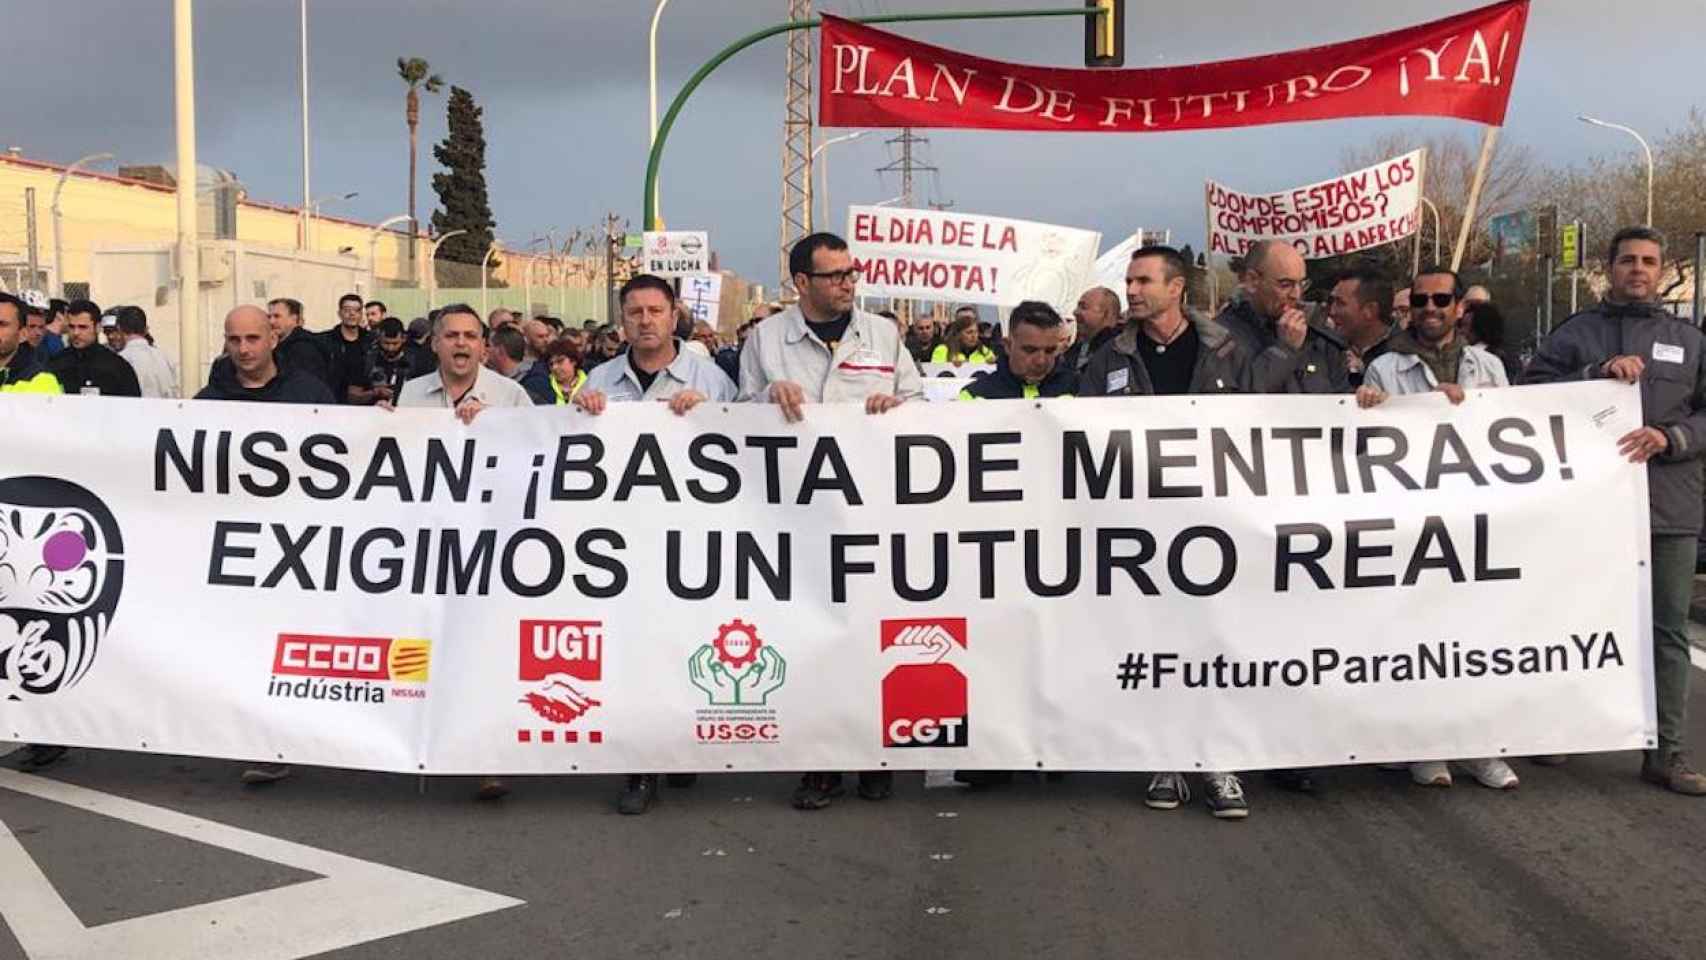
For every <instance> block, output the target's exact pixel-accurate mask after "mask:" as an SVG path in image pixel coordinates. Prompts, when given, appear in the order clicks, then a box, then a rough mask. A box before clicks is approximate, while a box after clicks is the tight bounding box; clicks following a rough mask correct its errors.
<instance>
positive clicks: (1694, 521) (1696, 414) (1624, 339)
mask: <svg viewBox="0 0 1706 960" xmlns="http://www.w3.org/2000/svg"><path fill="white" fill-rule="evenodd" d="M1677 351H1681V359H1680V360H1677V359H1675V358H1676V356H1677ZM1661 354H1662V355H1663V356H1664V357H1666V358H1669V359H1661V357H1660V355H1661ZM1621 356H1633V357H1640V358H1641V359H1642V360H1643V361H1644V362H1645V363H1646V369H1645V370H1644V371H1643V372H1642V374H1641V414H1642V417H1643V419H1644V421H1645V423H1646V425H1647V426H1649V427H1658V428H1659V429H1660V430H1663V431H1664V433H1665V437H1666V438H1667V439H1668V440H1669V441H1670V446H1669V447H1668V448H1667V449H1666V450H1665V452H1664V453H1663V454H1662V455H1660V456H1658V457H1654V458H1653V459H1652V460H1650V461H1648V463H1647V498H1648V510H1649V511H1650V513H1651V515H1652V532H1653V533H1655V534H1682V535H1687V536H1691V537H1692V536H1697V535H1698V534H1699V532H1700V525H1701V519H1702V508H1701V501H1700V497H1701V489H1702V484H1701V474H1700V455H1701V454H1702V453H1706V364H1703V362H1702V358H1703V356H1706V336H1702V334H1701V332H1700V330H1699V329H1698V328H1696V327H1694V326H1691V325H1689V324H1687V323H1684V322H1683V321H1681V320H1678V319H1677V318H1675V317H1673V316H1671V315H1669V314H1667V313H1665V312H1664V311H1663V310H1660V309H1659V308H1658V307H1656V306H1654V305H1652V304H1612V303H1602V304H1600V305H1599V306H1598V307H1595V308H1594V309H1592V310H1584V311H1582V312H1581V313H1578V314H1576V315H1575V316H1572V317H1571V318H1570V319H1568V320H1566V321H1564V322H1563V323H1561V324H1559V325H1558V328H1557V329H1556V330H1554V331H1552V333H1551V334H1549V335H1548V336H1547V337H1546V338H1545V339H1544V340H1541V341H1540V347H1539V349H1538V350H1536V351H1535V353H1534V358H1533V359H1532V360H1530V361H1528V367H1527V368H1526V369H1525V370H1523V372H1522V382H1523V383H1561V382H1566V381H1571V380H1598V379H1603V378H1604V376H1605V375H1604V374H1602V373H1600V370H1599V368H1600V367H1601V366H1602V365H1604V363H1605V362H1606V361H1607V360H1610V359H1611V358H1612V357H1621ZM1614 439H1616V438H1615V437H1611V438H1607V439H1606V441H1605V442H1606V443H1610V442H1611V441H1612V440H1614Z"/></svg>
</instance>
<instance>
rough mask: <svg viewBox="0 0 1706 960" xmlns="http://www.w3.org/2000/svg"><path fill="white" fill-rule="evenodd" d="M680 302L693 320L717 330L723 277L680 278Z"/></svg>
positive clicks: (720, 275)
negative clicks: (691, 315) (684, 305)
mask: <svg viewBox="0 0 1706 960" xmlns="http://www.w3.org/2000/svg"><path fill="white" fill-rule="evenodd" d="M681 302H682V303H684V304H686V305H687V310H688V312H689V313H691V314H693V319H694V320H698V321H701V322H703V323H708V324H710V325H711V329H713V330H715V329H716V328H717V317H718V314H719V313H721V308H722V302H723V275H722V274H720V273H695V274H692V275H691V276H686V277H682V278H681Z"/></svg>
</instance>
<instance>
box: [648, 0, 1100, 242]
mask: <svg viewBox="0 0 1706 960" xmlns="http://www.w3.org/2000/svg"><path fill="white" fill-rule="evenodd" d="M1104 15H1105V14H1104V11H1103V8H1101V7H1071V8H1060V7H1053V8H1044V9H1033V10H960V11H944V12H941V13H891V14H886V15H884V16H878V17H848V18H847V19H849V20H851V21H852V22H854V23H921V22H926V21H934V20H1016V19H1019V18H1021V17H1098V16H1104ZM822 25H823V21H822V20H819V19H812V20H790V21H788V22H786V23H778V24H776V25H775V26H772V27H765V28H764V29H763V30H760V31H758V32H757V33H753V34H749V35H747V36H745V37H742V38H741V39H739V40H736V41H735V42H734V43H731V44H729V45H728V46H727V47H725V48H723V51H722V52H721V53H719V54H717V55H716V56H714V57H712V58H711V59H709V60H707V61H705V65H704V66H702V67H700V68H699V70H698V72H697V73H695V74H693V76H692V78H691V79H689V80H688V81H687V85H686V86H684V87H682V88H681V92H680V93H678V94H676V95H675V100H674V102H672V103H671V104H670V105H669V112H668V113H665V114H664V115H663V122H661V123H659V124H658V135H657V139H655V140H653V141H652V150H651V156H650V157H649V158H648V159H647V160H646V205H645V210H646V218H645V224H646V229H647V230H656V229H657V208H656V206H654V204H653V200H654V198H655V197H656V196H657V194H656V192H655V187H656V185H657V179H658V167H659V166H660V165H661V163H662V161H663V145H664V142H665V141H666V140H668V139H669V131H670V128H671V127H673V126H675V118H676V116H678V115H679V114H680V113H681V108H682V107H683V106H685V105H686V104H687V98H688V97H691V96H693V91H695V90H697V89H699V85H700V84H701V83H704V82H705V78H706V77H708V76H710V75H711V72H712V71H714V70H716V69H717V68H718V67H720V66H722V65H723V64H724V63H725V62H727V61H728V59H729V58H730V57H732V56H734V55H735V54H737V53H739V52H741V51H742V50H745V49H746V48H747V47H750V46H752V45H753V44H755V43H757V42H758V41H760V40H764V39H766V38H768V37H774V36H776V35H777V34H779V33H788V32H790V31H793V30H811V29H815V28H817V27H820V26H822Z"/></svg>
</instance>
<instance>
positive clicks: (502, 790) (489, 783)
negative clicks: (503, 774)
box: [474, 777, 509, 801]
mask: <svg viewBox="0 0 1706 960" xmlns="http://www.w3.org/2000/svg"><path fill="white" fill-rule="evenodd" d="M507 796H509V784H507V783H504V782H503V781H502V780H499V779H498V778H497V777H487V778H486V779H484V780H481V781H480V788H479V789H478V790H475V791H474V799H475V800H486V801H491V800H502V799H503V798H504V797H507Z"/></svg>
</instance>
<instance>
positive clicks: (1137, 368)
mask: <svg viewBox="0 0 1706 960" xmlns="http://www.w3.org/2000/svg"><path fill="white" fill-rule="evenodd" d="M1189 316H1190V319H1191V322H1192V323H1194V324H1196V327H1197V341H1198V342H1197V364H1196V368H1195V369H1194V370H1192V371H1191V389H1190V392H1191V393H1249V392H1250V354H1249V352H1248V351H1247V350H1245V348H1244V344H1243V343H1241V342H1240V341H1239V340H1238V338H1237V337H1234V336H1233V335H1232V334H1231V332H1230V331H1228V330H1227V329H1226V328H1225V327H1224V326H1222V325H1221V324H1220V322H1219V321H1218V320H1210V319H1209V318H1208V317H1205V316H1203V315H1202V314H1200V313H1197V312H1195V311H1191V312H1190V314H1189ZM1141 336H1143V331H1142V330H1141V329H1140V328H1139V325H1138V324H1136V323H1127V324H1126V325H1125V328H1124V329H1123V330H1121V331H1120V332H1119V335H1118V336H1116V337H1114V338H1113V339H1112V340H1109V341H1108V342H1107V343H1106V344H1104V345H1103V346H1102V349H1100V350H1097V351H1096V353H1095V355H1094V356H1092V357H1091V358H1090V362H1089V364H1087V365H1086V366H1085V367H1084V370H1083V372H1082V373H1080V374H1079V375H1078V396H1080V397H1121V396H1123V397H1151V396H1154V395H1155V385H1154V384H1153V383H1152V382H1150V379H1149V368H1148V367H1146V366H1144V365H1143V356H1142V355H1141V354H1139V353H1138V352H1137V338H1138V337H1141Z"/></svg>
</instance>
